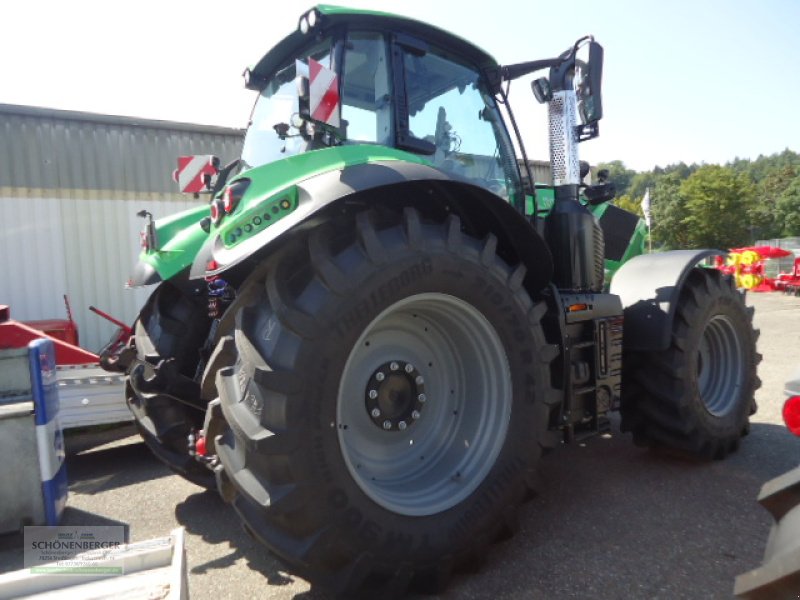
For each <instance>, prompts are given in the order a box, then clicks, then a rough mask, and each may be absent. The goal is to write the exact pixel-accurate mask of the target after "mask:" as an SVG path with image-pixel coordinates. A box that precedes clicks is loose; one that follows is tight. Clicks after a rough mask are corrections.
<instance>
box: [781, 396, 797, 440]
mask: <svg viewBox="0 0 800 600" xmlns="http://www.w3.org/2000/svg"><path fill="white" fill-rule="evenodd" d="M783 422H784V423H786V427H787V428H788V429H789V431H791V432H792V433H793V434H795V435H797V436H800V396H791V397H790V398H789V399H788V400H787V401H786V402H785V403H784V405H783Z"/></svg>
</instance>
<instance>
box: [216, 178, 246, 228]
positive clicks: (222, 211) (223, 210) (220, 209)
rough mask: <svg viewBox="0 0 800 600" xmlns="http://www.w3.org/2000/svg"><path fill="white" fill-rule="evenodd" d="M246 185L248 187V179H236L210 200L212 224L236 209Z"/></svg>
mask: <svg viewBox="0 0 800 600" xmlns="http://www.w3.org/2000/svg"><path fill="white" fill-rule="evenodd" d="M248 187H250V180H249V179H238V180H236V181H234V182H233V183H232V184H230V185H229V186H228V187H226V188H225V189H224V190H223V191H222V194H221V195H220V197H219V198H216V199H214V200H212V201H211V220H212V221H213V222H214V224H217V223H219V222H220V221H222V219H223V218H224V217H225V215H229V214H231V213H232V212H233V211H235V210H236V206H237V205H238V204H239V201H240V200H241V199H242V197H243V196H244V193H245V192H246V191H247V188H248Z"/></svg>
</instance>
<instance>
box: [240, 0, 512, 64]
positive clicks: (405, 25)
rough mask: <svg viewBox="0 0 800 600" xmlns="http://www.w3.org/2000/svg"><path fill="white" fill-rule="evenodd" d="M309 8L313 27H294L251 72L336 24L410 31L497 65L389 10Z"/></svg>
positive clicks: (476, 60) (475, 60)
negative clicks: (314, 21) (315, 18)
mask: <svg viewBox="0 0 800 600" xmlns="http://www.w3.org/2000/svg"><path fill="white" fill-rule="evenodd" d="M311 10H312V11H316V12H317V16H318V21H319V22H318V23H317V24H316V25H315V27H314V28H313V29H312V30H311V31H309V32H308V33H305V34H304V33H302V32H301V31H300V29H299V27H298V28H297V29H295V31H294V32H292V33H290V34H289V35H288V36H286V37H285V38H283V40H281V41H280V42H278V44H277V45H275V46H274V47H273V48H272V49H271V50H270V51H269V52H267V54H265V55H264V57H263V58H262V59H261V60H260V61H258V64H256V66H255V67H254V68H253V69H252V72H253V74H254V75H256V76H258V77H269V76H270V75H271V74H272V73H274V72H275V70H276V69H278V68H280V67H281V66H283V65H285V64H286V62H287V61H289V60H291V59H292V58H294V57H296V56H297V53H298V52H300V51H301V50H302V49H303V47H304V46H305V45H306V44H307V43H308V42H309V40H310V39H311V38H310V36H313V35H315V34H319V33H327V32H330V31H334V30H336V29H340V28H348V29H357V30H368V31H382V32H388V33H397V34H405V35H410V36H413V37H415V38H418V39H419V40H421V41H423V42H426V43H428V44H432V45H434V46H438V47H440V48H442V49H444V50H446V51H448V52H449V53H451V54H455V55H457V56H460V57H463V58H464V59H466V60H467V61H469V62H471V63H473V64H474V65H475V66H476V67H478V68H479V69H481V70H483V69H490V68H496V67H497V66H498V64H497V61H496V60H495V59H494V58H493V57H492V56H491V55H490V54H488V53H487V52H485V51H484V50H482V49H481V48H479V47H478V46H475V45H474V44H472V43H470V42H468V41H466V40H465V39H463V38H461V37H458V36H457V35H455V34H452V33H450V32H448V31H445V30H444V29H439V28H438V27H434V26H433V25H429V24H427V23H422V22H421V21H416V20H414V19H409V18H407V17H401V16H398V15H393V14H390V13H384V12H378V11H373V10H360V9H351V8H345V7H342V6H332V5H329V4H319V5H317V6H315V7H314V8H312V9H311ZM308 12H310V11H308ZM304 14H308V13H304Z"/></svg>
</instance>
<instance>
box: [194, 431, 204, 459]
mask: <svg viewBox="0 0 800 600" xmlns="http://www.w3.org/2000/svg"><path fill="white" fill-rule="evenodd" d="M194 451H195V454H197V456H205V455H206V438H205V436H202V435H198V436H197V441H196V442H195V443H194Z"/></svg>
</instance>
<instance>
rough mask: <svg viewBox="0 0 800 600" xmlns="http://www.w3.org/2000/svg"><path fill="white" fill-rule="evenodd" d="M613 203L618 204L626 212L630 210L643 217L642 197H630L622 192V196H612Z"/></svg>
mask: <svg viewBox="0 0 800 600" xmlns="http://www.w3.org/2000/svg"><path fill="white" fill-rule="evenodd" d="M614 204H616V205H617V206H619V207H620V208H621V209H623V210H627V211H628V212H632V213H633V214H635V215H639V216H640V217H644V214H643V213H642V199H641V198H638V199H637V198H631V197H630V196H628V195H627V194H623V195H622V196H617V197H616V198H614Z"/></svg>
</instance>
